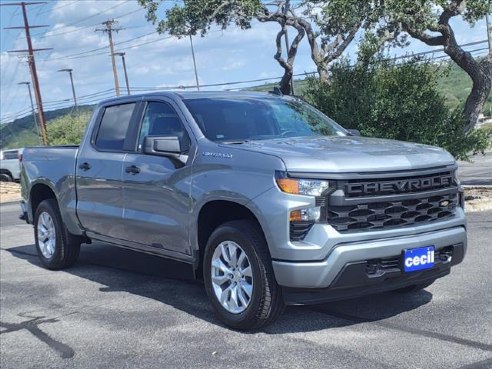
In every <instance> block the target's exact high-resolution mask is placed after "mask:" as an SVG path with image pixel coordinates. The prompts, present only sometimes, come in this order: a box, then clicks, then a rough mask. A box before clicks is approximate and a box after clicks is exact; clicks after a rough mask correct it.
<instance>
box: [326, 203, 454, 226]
mask: <svg viewBox="0 0 492 369" xmlns="http://www.w3.org/2000/svg"><path fill="white" fill-rule="evenodd" d="M457 204H458V195H457V194H456V193H454V194H447V195H441V196H430V197H421V198H415V199H408V200H403V201H390V200H388V201H382V202H373V203H359V204H357V205H352V206H331V205H330V206H329V207H328V209H327V222H328V224H330V225H331V226H333V228H335V229H336V230H337V231H341V232H350V231H356V230H368V229H387V228H392V227H402V226H409V225H414V224H421V223H428V222H433V221H436V220H439V219H446V218H449V217H452V216H453V215H454V211H455V209H456V206H457Z"/></svg>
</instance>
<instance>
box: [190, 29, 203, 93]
mask: <svg viewBox="0 0 492 369" xmlns="http://www.w3.org/2000/svg"><path fill="white" fill-rule="evenodd" d="M189 36H190V45H191V56H193V68H194V69H195V81H196V89H197V91H200V82H198V72H197V71H196V60H195V49H194V48H193V37H191V34H190V35H189Z"/></svg>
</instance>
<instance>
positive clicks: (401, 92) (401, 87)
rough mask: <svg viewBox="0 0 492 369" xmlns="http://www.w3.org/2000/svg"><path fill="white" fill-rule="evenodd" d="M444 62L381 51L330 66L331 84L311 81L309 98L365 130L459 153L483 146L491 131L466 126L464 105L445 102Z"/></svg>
mask: <svg viewBox="0 0 492 369" xmlns="http://www.w3.org/2000/svg"><path fill="white" fill-rule="evenodd" d="M444 69H445V68H443V67H441V66H437V65H434V64H432V63H430V62H426V61H425V60H421V59H414V60H410V61H407V62H404V63H400V64H396V63H395V62H394V61H390V60H387V59H384V57H383V56H382V55H381V54H377V55H376V56H374V57H372V58H368V57H367V56H364V55H363V56H362V57H360V59H359V62H358V63H357V64H356V65H355V66H354V67H351V66H350V65H349V62H348V61H347V60H342V61H340V62H337V63H336V64H335V65H333V66H332V68H331V83H330V85H326V84H322V83H321V82H320V81H319V80H318V79H311V80H309V82H308V88H307V90H306V94H305V98H306V99H307V100H308V101H309V102H310V103H312V104H313V105H315V106H316V107H318V109H320V110H321V111H323V112H324V113H325V114H327V115H328V116H330V117H331V118H333V119H335V120H336V121H337V122H339V123H340V124H342V125H343V126H344V127H346V128H356V129H359V130H360V131H361V133H362V134H363V135H365V136H373V137H383V138H390V139H397V140H402V141H413V142H419V143H425V144H430V145H436V146H441V147H444V148H445V149H446V150H448V151H449V152H451V154H453V155H454V156H455V157H456V158H458V159H467V158H468V157H469V155H470V154H475V153H478V152H484V151H485V150H486V149H487V148H489V147H490V142H491V141H490V140H491V138H492V134H491V133H490V132H489V133H487V132H486V131H482V130H474V131H471V132H465V131H464V129H463V128H464V126H465V120H464V118H463V114H462V112H461V110H460V109H449V108H448V107H447V106H446V102H445V99H444V96H443V95H442V93H441V91H440V89H439V86H438V79H439V77H440V75H441V74H442V73H444V72H443V70H444Z"/></svg>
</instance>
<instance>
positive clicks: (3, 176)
mask: <svg viewBox="0 0 492 369" xmlns="http://www.w3.org/2000/svg"><path fill="white" fill-rule="evenodd" d="M13 180H14V179H13V178H12V176H11V175H10V174H8V173H0V182H13Z"/></svg>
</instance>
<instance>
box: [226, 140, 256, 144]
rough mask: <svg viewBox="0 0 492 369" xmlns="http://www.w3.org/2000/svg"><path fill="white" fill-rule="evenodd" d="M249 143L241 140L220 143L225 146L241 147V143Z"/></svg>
mask: <svg viewBox="0 0 492 369" xmlns="http://www.w3.org/2000/svg"><path fill="white" fill-rule="evenodd" d="M246 142H249V140H242V141H222V142H221V143H223V144H226V145H241V144H243V143H246Z"/></svg>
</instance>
